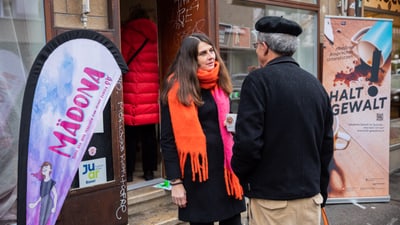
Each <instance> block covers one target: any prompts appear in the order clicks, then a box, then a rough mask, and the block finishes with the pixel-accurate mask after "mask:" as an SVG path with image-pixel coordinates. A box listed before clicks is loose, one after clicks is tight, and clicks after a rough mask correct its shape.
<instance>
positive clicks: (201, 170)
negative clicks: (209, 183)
mask: <svg viewBox="0 0 400 225" xmlns="http://www.w3.org/2000/svg"><path fill="white" fill-rule="evenodd" d="M189 154H190V163H191V167H192V181H196V175H197V177H198V179H199V182H203V181H206V180H207V179H208V159H207V155H204V154H199V153H197V152H191V153H187V152H181V153H180V155H179V159H180V161H179V166H180V168H181V174H182V178H183V176H184V169H185V162H186V159H187V157H188V155H189Z"/></svg>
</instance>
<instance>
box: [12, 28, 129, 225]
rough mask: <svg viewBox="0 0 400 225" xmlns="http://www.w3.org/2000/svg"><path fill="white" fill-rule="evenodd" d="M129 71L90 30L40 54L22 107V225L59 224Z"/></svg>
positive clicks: (64, 37)
mask: <svg viewBox="0 0 400 225" xmlns="http://www.w3.org/2000/svg"><path fill="white" fill-rule="evenodd" d="M127 70H128V68H127V66H126V63H125V61H124V59H123V57H122V55H121V54H120V52H119V50H118V48H117V47H116V46H115V45H114V44H113V43H112V42H111V41H110V40H109V39H107V38H106V37H104V36H103V35H101V34H99V33H97V32H95V31H91V30H73V31H69V32H65V33H62V34H60V35H58V36H57V37H55V38H54V39H52V40H51V41H50V42H49V43H48V44H47V45H46V46H44V47H43V49H42V50H41V51H40V52H39V54H38V56H37V57H36V59H35V61H34V63H33V66H32V68H31V70H30V73H29V77H28V80H27V83H26V87H25V93H24V99H23V106H22V115H21V124H20V137H19V161H18V212H17V213H18V218H17V220H18V224H19V225H25V224H29V225H31V224H32V225H33V224H34V225H36V224H39V225H53V224H55V223H56V220H57V217H58V215H59V213H60V211H61V208H62V206H63V203H64V200H65V198H66V196H67V194H68V192H69V189H70V186H71V183H72V181H73V179H74V177H75V175H76V172H77V170H78V168H79V165H80V162H81V160H82V157H83V155H84V153H85V151H86V149H87V146H88V144H89V141H90V139H91V137H92V135H93V131H94V129H95V126H96V124H97V121H98V120H99V118H100V117H101V116H102V112H103V109H104V107H105V105H106V104H107V102H108V99H109V97H110V96H111V93H112V91H113V89H114V87H115V85H116V84H117V82H118V80H119V79H120V77H121V75H122V74H123V73H125V72H127Z"/></svg>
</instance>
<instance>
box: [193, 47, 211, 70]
mask: <svg viewBox="0 0 400 225" xmlns="http://www.w3.org/2000/svg"><path fill="white" fill-rule="evenodd" d="M197 48H198V55H197V63H198V64H199V68H200V69H202V70H206V71H210V70H212V69H214V67H215V49H214V48H213V46H211V45H209V44H207V43H205V42H202V41H200V43H199V45H198V47H197Z"/></svg>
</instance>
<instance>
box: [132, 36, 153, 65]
mask: <svg viewBox="0 0 400 225" xmlns="http://www.w3.org/2000/svg"><path fill="white" fill-rule="evenodd" d="M147 41H149V39H148V38H146V40H144V42H143V44H142V45H141V46H140V47H139V49H138V50H137V51H136V52H135V53H134V54H133V55H132V56H131V58H130V59H129V60H128V62H127V64H128V66H129V64H131V62H132V60H133V59H134V58H135V57H136V56H137V54H139V52H140V51H141V50H142V49H143V47H144V46H145V45H146V43H147Z"/></svg>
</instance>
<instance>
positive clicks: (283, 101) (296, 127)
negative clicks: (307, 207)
mask: <svg viewBox="0 0 400 225" xmlns="http://www.w3.org/2000/svg"><path fill="white" fill-rule="evenodd" d="M332 122H333V114H332V109H331V106H330V101H329V96H328V94H327V93H326V91H325V89H324V87H323V86H322V85H321V82H320V81H319V80H318V79H316V77H314V76H313V75H312V74H310V73H309V72H307V71H305V70H303V69H302V68H300V67H299V65H298V64H297V63H296V62H295V61H294V59H293V58H292V57H287V56H284V57H279V58H276V59H274V60H272V61H271V62H269V63H268V64H267V65H266V66H265V67H263V68H260V69H257V70H255V71H253V72H251V73H250V74H249V75H248V76H247V78H246V79H245V81H244V82H243V85H242V90H241V94H240V103H239V109H238V117H237V123H236V134H235V136H234V139H235V144H234V147H233V157H232V162H231V165H232V168H233V170H234V172H235V173H236V175H237V176H238V177H239V179H240V182H241V183H242V185H243V189H244V192H245V195H246V196H247V197H249V198H261V199H271V200H293V199H300V198H308V197H312V196H314V195H316V194H318V193H321V194H322V196H323V197H324V202H323V204H322V206H324V205H325V202H326V199H327V188H328V183H329V170H328V167H329V163H330V161H331V159H332V155H333V131H332Z"/></svg>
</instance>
